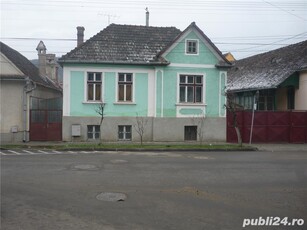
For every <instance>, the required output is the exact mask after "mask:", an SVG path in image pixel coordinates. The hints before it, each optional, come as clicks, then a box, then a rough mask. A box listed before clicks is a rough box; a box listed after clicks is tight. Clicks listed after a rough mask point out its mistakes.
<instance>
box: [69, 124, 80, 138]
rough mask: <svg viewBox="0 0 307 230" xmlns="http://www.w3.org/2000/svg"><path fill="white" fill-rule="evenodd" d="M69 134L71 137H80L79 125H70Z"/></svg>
mask: <svg viewBox="0 0 307 230" xmlns="http://www.w3.org/2000/svg"><path fill="white" fill-rule="evenodd" d="M71 135H72V136H73V137H80V136H81V125H72V126H71Z"/></svg>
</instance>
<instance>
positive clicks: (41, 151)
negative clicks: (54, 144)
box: [38, 150, 50, 154]
mask: <svg viewBox="0 0 307 230" xmlns="http://www.w3.org/2000/svg"><path fill="white" fill-rule="evenodd" d="M38 152H40V153H43V154H50V153H48V152H45V151H43V150H38Z"/></svg>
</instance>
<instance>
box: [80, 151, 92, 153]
mask: <svg viewBox="0 0 307 230" xmlns="http://www.w3.org/2000/svg"><path fill="white" fill-rule="evenodd" d="M81 153H91V152H88V151H81Z"/></svg>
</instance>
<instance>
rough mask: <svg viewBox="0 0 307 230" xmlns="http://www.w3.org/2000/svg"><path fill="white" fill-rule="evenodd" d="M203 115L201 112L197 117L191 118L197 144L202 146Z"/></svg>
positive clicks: (204, 118)
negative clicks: (195, 128)
mask: <svg viewBox="0 0 307 230" xmlns="http://www.w3.org/2000/svg"><path fill="white" fill-rule="evenodd" d="M205 120H206V117H205V114H204V112H202V114H201V115H199V116H193V118H192V123H193V124H194V125H196V126H197V137H198V140H199V143H200V144H201V145H202V144H203V141H204V131H205Z"/></svg>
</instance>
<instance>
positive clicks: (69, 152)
mask: <svg viewBox="0 0 307 230" xmlns="http://www.w3.org/2000/svg"><path fill="white" fill-rule="evenodd" d="M68 152H69V153H76V152H74V151H68Z"/></svg>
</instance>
